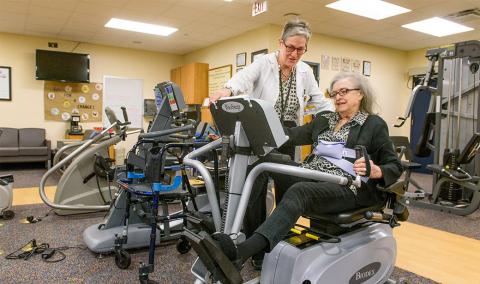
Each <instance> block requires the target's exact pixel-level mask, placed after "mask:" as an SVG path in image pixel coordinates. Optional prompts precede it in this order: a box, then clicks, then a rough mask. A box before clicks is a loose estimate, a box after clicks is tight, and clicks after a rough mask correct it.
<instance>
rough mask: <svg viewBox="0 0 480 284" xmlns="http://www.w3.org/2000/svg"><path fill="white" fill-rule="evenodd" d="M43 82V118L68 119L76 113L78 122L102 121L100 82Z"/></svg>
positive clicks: (101, 85)
mask: <svg viewBox="0 0 480 284" xmlns="http://www.w3.org/2000/svg"><path fill="white" fill-rule="evenodd" d="M44 82H45V83H44V88H43V89H44V98H43V101H44V110H45V120H53V121H69V120H70V118H71V116H72V114H78V115H80V122H100V121H102V110H103V105H102V102H103V84H102V83H62V82H55V81H44Z"/></svg>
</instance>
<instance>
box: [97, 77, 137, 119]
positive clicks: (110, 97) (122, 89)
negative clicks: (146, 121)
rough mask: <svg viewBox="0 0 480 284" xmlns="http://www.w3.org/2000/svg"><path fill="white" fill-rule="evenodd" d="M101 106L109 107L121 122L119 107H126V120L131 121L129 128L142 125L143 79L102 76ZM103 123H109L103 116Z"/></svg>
mask: <svg viewBox="0 0 480 284" xmlns="http://www.w3.org/2000/svg"><path fill="white" fill-rule="evenodd" d="M103 89H104V91H103V107H104V108H105V107H110V108H111V109H112V110H113V111H114V112H115V114H116V115H117V118H118V119H119V120H120V121H122V122H123V114H122V110H121V108H120V107H122V106H124V107H126V108H127V114H128V120H129V121H130V122H131V123H132V124H130V126H129V127H130V128H142V127H143V80H142V79H129V78H121V77H113V76H104V77H103ZM103 117H104V120H103V125H104V126H108V125H109V124H110V123H109V121H108V119H107V118H106V115H104V116H103Z"/></svg>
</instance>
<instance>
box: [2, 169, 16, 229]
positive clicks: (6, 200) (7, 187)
mask: <svg viewBox="0 0 480 284" xmlns="http://www.w3.org/2000/svg"><path fill="white" fill-rule="evenodd" d="M12 200H13V175H2V176H0V217H1V218H3V219H5V220H10V219H12V218H13V217H15V213H14V212H13V211H12V210H11V209H12Z"/></svg>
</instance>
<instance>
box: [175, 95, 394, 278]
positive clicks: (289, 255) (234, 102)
mask: <svg viewBox="0 0 480 284" xmlns="http://www.w3.org/2000/svg"><path fill="white" fill-rule="evenodd" d="M211 111H212V115H213V118H214V119H215V121H216V123H217V126H218V127H219V129H220V132H221V133H222V135H229V134H232V136H231V138H230V141H232V142H231V145H230V146H231V147H232V148H233V149H240V148H245V147H250V148H251V149H252V151H253V153H252V154H250V155H249V154H245V153H244V154H242V153H239V152H236V153H235V155H234V156H233V157H231V159H230V161H229V167H230V172H229V180H228V182H229V183H228V188H229V197H228V198H227V210H226V213H225V214H224V216H223V218H222V219H221V217H220V211H219V209H218V208H216V207H215V206H212V215H213V217H214V222H215V227H216V230H217V231H222V232H224V233H226V234H229V235H230V236H231V237H232V239H233V240H234V242H236V243H240V242H242V241H244V240H245V236H244V234H243V233H242V232H241V231H240V229H241V227H242V222H243V217H244V215H245V212H246V210H247V203H248V199H249V197H250V193H251V190H252V185H253V182H254V181H255V179H256V177H258V175H259V174H260V173H262V172H263V171H270V172H278V173H282V174H288V175H295V176H300V177H305V178H310V179H315V180H323V181H329V182H334V183H338V184H348V183H349V182H351V180H349V179H348V178H345V177H339V176H335V175H330V174H326V173H321V172H318V171H314V170H309V169H303V168H298V167H294V166H288V165H279V164H274V163H261V164H260V165H258V166H256V167H254V168H253V170H252V171H251V172H250V173H249V175H248V176H247V177H246V169H247V166H248V164H249V161H250V162H253V160H254V159H256V156H258V155H264V154H267V153H268V152H269V151H270V150H271V148H269V147H279V146H281V145H282V144H283V143H284V142H285V141H287V140H288V137H287V136H286V135H285V133H284V131H283V128H282V127H281V124H280V121H279V119H278V117H277V116H276V115H275V111H274V109H273V105H272V104H270V103H268V102H266V101H263V100H257V99H249V98H248V97H240V98H239V97H234V98H225V99H221V100H219V101H218V102H217V103H216V104H214V105H213V106H211ZM219 140H221V139H219ZM219 140H217V141H215V142H212V143H210V144H208V145H206V146H204V147H202V148H200V149H198V150H195V151H193V152H191V153H190V154H188V155H187V157H185V159H184V162H185V164H188V165H190V166H192V167H194V168H196V169H197V170H198V171H199V172H200V174H201V175H202V177H203V179H204V180H205V186H206V189H207V193H208V198H209V201H210V204H212V205H215V204H218V202H217V199H216V196H215V188H214V185H213V181H212V179H211V176H210V173H209V172H208V170H207V169H206V168H205V166H204V165H203V164H202V163H200V162H198V161H196V160H195V158H196V157H198V156H200V155H202V153H205V152H206V151H210V150H211V149H214V148H215V147H220V145H221V144H222V141H219ZM251 141H252V143H250V142H251ZM253 141H255V142H253ZM253 143H255V144H254V145H251V144H253ZM245 177H246V179H245ZM340 238H341V240H342V241H341V242H340V243H339V244H328V243H319V244H316V245H312V246H310V247H308V248H304V249H300V248H297V247H294V246H293V245H291V244H288V243H286V242H284V241H282V242H280V243H279V244H278V245H277V246H276V247H275V248H274V249H273V250H272V252H271V253H269V254H267V255H266V256H265V260H264V264H263V267H262V272H261V278H256V279H253V280H250V281H249V282H248V283H305V282H302V281H307V280H308V281H310V282H308V283H347V282H349V281H350V283H384V282H387V281H389V277H390V275H391V273H392V271H393V268H394V263H395V257H396V243H395V239H394V237H393V235H392V228H391V227H390V226H389V225H387V224H380V223H375V224H372V225H370V226H366V227H363V228H361V229H358V230H356V231H354V232H350V233H347V234H346V235H342V236H340ZM372 269H373V270H374V272H373V273H372V272H368V271H371V270H372ZM363 272H365V273H367V274H368V273H370V275H368V277H366V276H365V277H364V275H366V274H362V273H363ZM192 273H193V274H194V275H195V277H196V281H195V283H208V282H209V281H210V280H209V277H210V275H209V272H208V271H207V270H206V269H205V267H204V265H203V263H202V261H201V260H200V259H199V258H197V260H196V261H195V263H194V264H193V266H192ZM357 274H358V275H363V276H362V277H361V278H362V279H360V280H359V279H355V275H357ZM352 279H353V282H351V281H352Z"/></svg>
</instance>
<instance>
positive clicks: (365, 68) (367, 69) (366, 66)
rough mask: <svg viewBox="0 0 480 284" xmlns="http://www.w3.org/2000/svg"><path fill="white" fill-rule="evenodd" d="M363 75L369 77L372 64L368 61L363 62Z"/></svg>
mask: <svg viewBox="0 0 480 284" xmlns="http://www.w3.org/2000/svg"><path fill="white" fill-rule="evenodd" d="M362 70H363V72H362V73H363V75H365V76H370V75H371V74H372V63H371V62H370V61H363V69H362Z"/></svg>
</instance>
